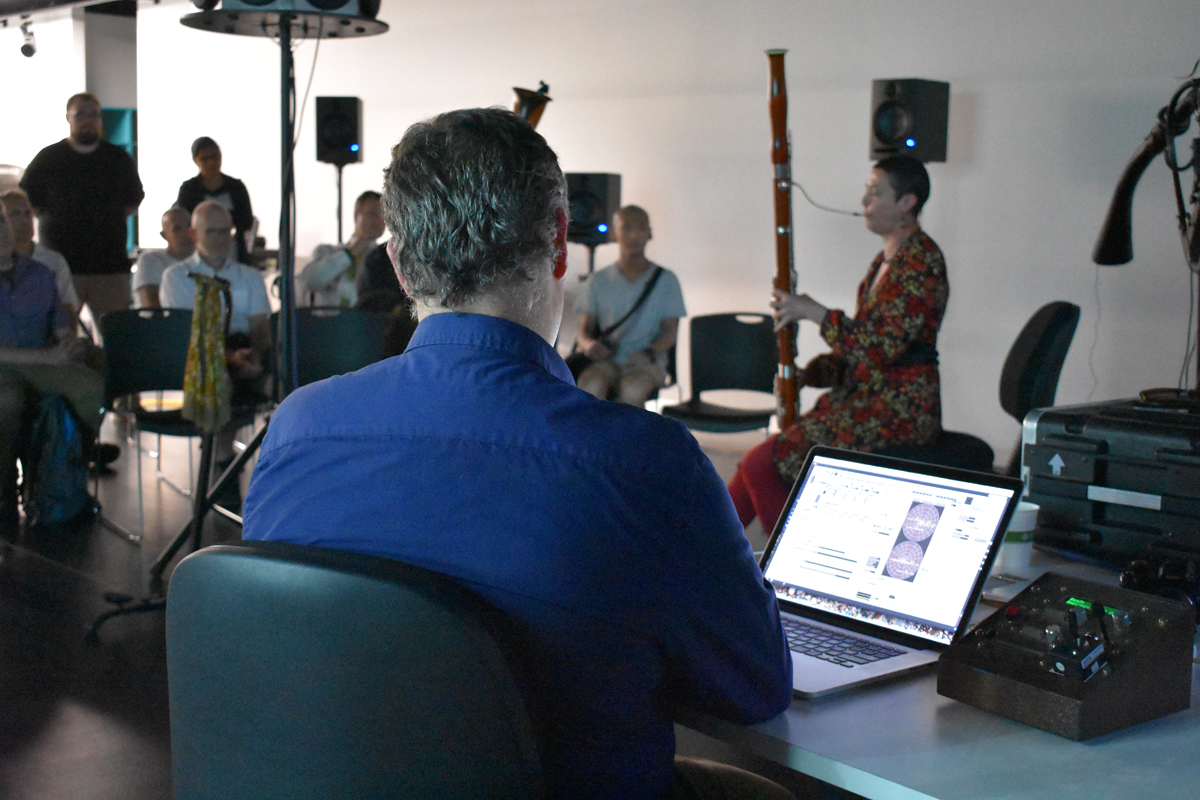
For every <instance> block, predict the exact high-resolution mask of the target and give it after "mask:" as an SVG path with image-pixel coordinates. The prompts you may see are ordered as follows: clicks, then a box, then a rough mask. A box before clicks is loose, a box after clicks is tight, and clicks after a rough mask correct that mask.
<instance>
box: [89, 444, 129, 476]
mask: <svg viewBox="0 0 1200 800" xmlns="http://www.w3.org/2000/svg"><path fill="white" fill-rule="evenodd" d="M83 455H84V457H85V458H86V459H87V462H88V466H90V467H92V468H93V469H95V470H97V471H99V472H101V473H105V472H112V468H111V467H109V466H108V465H109V464H111V463H112V462H114V461H116V460H117V459H118V458H120V456H121V448H120V447H118V446H117V445H115V444H110V443H108V442H92V444H91V445H89V446H88V448H87V449H86V450H85V451H84V453H83Z"/></svg>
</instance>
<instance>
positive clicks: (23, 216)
mask: <svg viewBox="0 0 1200 800" xmlns="http://www.w3.org/2000/svg"><path fill="white" fill-rule="evenodd" d="M0 201H3V203H4V210H5V211H7V212H8V224H9V225H10V226H11V227H12V233H13V238H14V239H15V240H16V243H17V252H18V253H20V254H21V255H23V256H25V257H26V258H29V259H32V260H33V261H36V262H38V263H39V264H41V265H42V266H44V267H47V268H48V269H49V270H50V271H51V272H52V273H54V283H55V286H56V288H57V289H58V299H59V300H60V301H61V302H62V304H63V309H64V310H65V311H66V312H67V319H68V325H69V327H70V329H71V332H72V333H75V332H76V331H77V330H79V309H80V307H81V306H82V303H80V302H79V295H78V294H77V293H76V292H75V281H74V279H73V278H72V277H71V268H70V267H69V266H68V265H67V260H66V259H65V258H63V256H62V254H61V253H59V252H58V251H57V250H51V249H50V248H49V247H45V246H43V245H42V243H41V242H35V241H34V240H33V206H31V205H30V204H29V196H28V195H27V194H25V192H23V191H21V190H20V189H10V190H8V191H7V192H5V193H4V195H3V196H2V197H0Z"/></svg>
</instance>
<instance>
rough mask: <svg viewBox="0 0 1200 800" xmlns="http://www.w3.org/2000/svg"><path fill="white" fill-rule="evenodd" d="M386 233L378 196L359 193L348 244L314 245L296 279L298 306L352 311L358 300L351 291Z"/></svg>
mask: <svg viewBox="0 0 1200 800" xmlns="http://www.w3.org/2000/svg"><path fill="white" fill-rule="evenodd" d="M386 231H387V226H386V225H385V224H384V222H383V211H382V209H381V206H380V198H379V192H372V191H366V192H363V193H362V194H360V195H359V196H358V199H357V200H355V201H354V233H353V234H351V236H350V241H348V242H346V244H344V245H331V244H322V245H318V246H317V249H316V250H314V251H313V254H312V258H311V259H309V262H308V263H307V264H305V265H304V268H303V269H301V270H300V274H299V275H298V276H297V277H296V297H297V300H298V301H299V303H300V305H306V306H340V307H342V308H350V307H352V306H353V305H354V304H355V303H356V302H357V300H358V290H357V288H356V287H355V278H356V277H357V275H358V271H359V270H360V269H361V268H362V265H363V260H364V259H365V258H366V257H367V254H368V253H370V252H371V251H372V250H374V249H375V242H376V241H378V239H379V237H380V236H383V234H384V233H385V232H386Z"/></svg>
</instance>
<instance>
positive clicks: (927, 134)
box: [870, 78, 950, 161]
mask: <svg viewBox="0 0 1200 800" xmlns="http://www.w3.org/2000/svg"><path fill="white" fill-rule="evenodd" d="M949 111H950V84H948V83H942V82H941V81H926V80H921V79H920V78H885V79H882V80H877V81H874V82H873V83H872V84H871V132H870V141H871V146H870V157H871V160H872V161H878V160H880V159H882V158H887V157H888V156H897V155H905V156H912V157H913V158H916V159H919V160H921V161H945V160H946V129H947V123H948V121H949Z"/></svg>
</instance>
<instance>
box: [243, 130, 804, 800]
mask: <svg viewBox="0 0 1200 800" xmlns="http://www.w3.org/2000/svg"><path fill="white" fill-rule="evenodd" d="M393 156H394V158H393V162H392V164H391V166H390V167H389V169H388V171H387V178H386V180H385V186H384V215H385V217H386V219H387V222H388V227H389V228H390V229H391V232H392V242H393V243H395V244H392V245H390V246H389V251H390V252H391V255H392V259H393V261H394V263H395V264H396V271H397V274H398V276H399V278H400V281H401V283H402V284H403V286H404V288H405V290H406V291H407V292H408V293H409V294H410V295H411V296H412V297H413V299H414V300H415V301H416V308H417V315H418V318H419V319H420V324H419V326H418V328H417V331H416V333H415V334H414V335H413V338H412V341H411V342H410V343H409V346H408V349H407V350H406V351H405V352H404V354H402V355H400V356H397V357H394V358H391V359H388V360H386V361H383V362H380V363H378V364H375V365H373V366H371V367H368V368H366V369H363V370H360V371H359V372H356V373H353V374H350V375H345V376H340V377H335V378H332V379H330V380H328V381H322V382H320V383H316V384H311V385H309V386H305V387H303V388H302V389H299V390H298V391H296V392H295V393H293V394H292V395H291V396H290V397H288V398H287V400H286V401H285V402H284V403H283V404H282V405H281V406H280V407H279V409H278V411H277V412H276V413H275V415H274V417H273V418H272V420H271V425H270V431H269V432H268V434H267V437H266V440H265V441H264V443H263V446H262V449H261V451H260V454H259V461H258V466H257V469H256V471H255V474H254V478H253V480H252V481H251V484H250V491H249V494H248V496H247V500H246V505H245V534H244V535H245V537H246V538H247V539H264V540H277V541H288V542H294V543H299V544H309V545H319V546H324V547H335V548H343V549H347V550H354V551H358V552H364V553H373V554H378V555H384V556H389V557H392V558H396V559H398V560H401V561H405V562H409V563H412V564H417V565H419V566H422V567H425V568H427V569H431V570H434V571H437V572H440V573H443V574H446V575H450V576H452V577H454V578H456V579H458V580H459V581H461V582H462V583H463V584H464V585H466V586H468V587H469V588H471V589H473V590H474V591H476V592H478V593H479V594H480V595H482V596H483V597H485V598H487V599H488V600H489V601H491V602H492V603H493V604H495V605H496V606H498V607H499V608H501V609H502V610H503V611H504V612H506V613H507V615H508V616H509V617H510V618H511V619H512V620H514V621H515V623H516V625H517V626H518V628H519V630H520V640H519V641H518V642H517V645H518V650H519V652H520V653H521V658H522V660H523V662H524V663H523V664H522V665H521V667H522V668H521V670H519V672H520V673H521V674H522V675H524V676H526V677H525V678H524V679H523V680H524V681H525V685H524V686H523V689H524V691H525V695H526V698H527V701H528V702H529V703H531V705H532V708H533V713H534V714H535V716H536V717H537V719H538V722H539V730H540V733H539V743H540V750H541V758H542V763H543V768H544V772H545V775H546V778H547V781H548V783H549V785H550V789H551V794H552V795H553V796H554V797H559V798H568V797H581V798H582V797H586V798H606V797H612V798H667V797H707V796H712V795H709V794H707V793H705V792H704V791H703V790H701V791H696V790H695V787H696V786H698V785H699V784H701V783H704V782H706V781H708V780H709V779H712V778H714V776H719V777H716V780H717V781H718V782H720V781H725V783H724V787H723V788H724V789H726V790H732V793H731V794H729V795H728V796H731V797H733V796H746V797H781V796H782V797H786V796H788V794H787V793H786V792H785V791H784V790H782V789H781V788H780V787H778V786H776V785H775V784H771V783H770V782H768V781H763V780H762V779H756V778H755V777H754V776H749V775H748V774H746V773H741V772H740V771H736V770H732V769H731V768H724V769H722V768H720V767H719V765H708V766H707V767H706V766H701V765H700V764H699V763H697V762H688V763H682V764H675V763H674V762H673V757H674V751H675V740H674V732H673V728H672V724H671V721H672V719H674V718H675V717H676V715H677V714H678V712H680V711H682V710H684V709H689V710H695V711H700V712H704V713H709V714H714V715H717V716H719V717H722V718H725V719H729V720H732V721H735V722H743V723H751V722H758V721H762V720H766V719H769V718H771V717H773V716H775V715H776V714H778V713H779V712H781V711H782V710H783V709H784V708H786V706H787V705H788V703H789V702H790V700H791V693H792V692H791V658H790V655H789V653H788V650H787V646H786V642H785V641H784V638H783V634H782V631H781V629H780V625H779V613H778V609H777V607H776V604H775V599H774V595H773V592H772V591H770V590H769V587H767V586H766V584H765V583H764V581H763V578H762V575H761V573H760V572H759V569H758V566H757V564H756V563H755V561H754V556H753V554H752V553H751V550H750V546H749V544H748V542H747V541H746V539H745V536H744V534H743V531H742V527H741V525H740V524H739V523H738V521H737V516H736V514H735V512H734V508H733V505H732V502H731V501H730V499H729V495H728V493H727V492H726V490H725V488H724V485H723V484H722V482H721V480H720V478H719V477H718V476H717V474H716V472H715V470H714V469H713V467H712V464H711V463H710V462H709V461H708V459H707V458H706V457H705V456H704V455H703V454H702V453H701V452H700V449H699V447H698V446H697V445H696V442H695V440H694V439H693V438H692V436H691V435H690V434H689V433H688V431H687V429H686V428H684V427H683V426H681V425H679V424H677V423H675V422H673V421H671V420H668V419H665V418H663V417H660V416H658V415H655V414H651V413H649V412H646V411H644V410H642V409H640V408H634V407H631V406H626V405H620V404H614V403H606V402H603V401H600V400H597V399H595V398H593V397H591V396H590V395H588V394H587V393H585V392H583V391H581V390H579V389H577V388H576V387H575V386H574V385H573V382H572V380H571V375H570V372H569V371H568V370H567V367H566V364H564V363H563V360H562V359H561V358H560V357H559V356H558V354H557V352H556V351H555V350H554V348H553V346H552V343H553V342H554V340H555V338H556V337H557V335H558V329H559V324H560V322H561V318H562V308H563V277H564V275H565V274H566V270H567V262H566V234H567V213H566V208H567V202H566V187H565V181H564V179H563V175H562V172H561V170H560V169H559V166H558V162H557V158H556V157H555V155H554V153H553V151H552V150H550V148H549V146H548V145H547V144H546V142H545V140H544V139H543V138H542V137H541V136H540V135H538V134H537V133H536V132H534V130H533V128H531V127H530V126H529V124H528V123H526V122H525V121H524V120H523V119H521V118H520V117H518V116H516V115H514V114H512V113H510V112H507V111H503V110H499V109H473V110H466V111H456V112H451V113H449V114H444V115H442V116H440V117H437V118H435V119H433V120H429V121H427V122H423V123H418V124H417V125H414V126H413V127H412V128H410V129H409V131H408V132H407V133H406V134H405V136H404V138H403V139H402V140H401V142H400V144H399V145H397V147H396V149H395V150H394V151H393ZM397 680H403V676H397ZM710 767H711V768H710ZM756 781H758V782H757V783H756ZM689 785H690V787H692V788H688V787H689ZM750 785H753V786H754V788H753V789H752V790H749V789H746V788H745V787H748V786H750ZM739 792H742V793H740V794H739ZM721 796H724V795H721Z"/></svg>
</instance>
